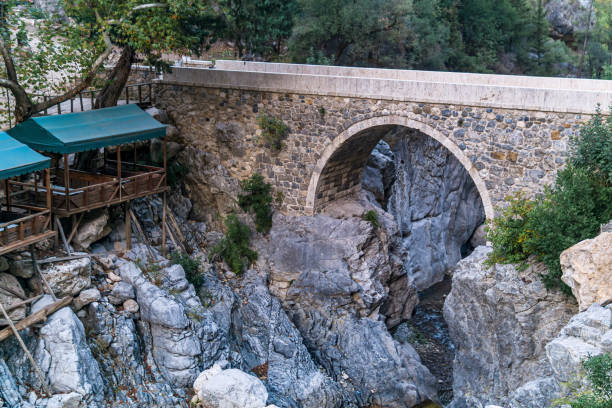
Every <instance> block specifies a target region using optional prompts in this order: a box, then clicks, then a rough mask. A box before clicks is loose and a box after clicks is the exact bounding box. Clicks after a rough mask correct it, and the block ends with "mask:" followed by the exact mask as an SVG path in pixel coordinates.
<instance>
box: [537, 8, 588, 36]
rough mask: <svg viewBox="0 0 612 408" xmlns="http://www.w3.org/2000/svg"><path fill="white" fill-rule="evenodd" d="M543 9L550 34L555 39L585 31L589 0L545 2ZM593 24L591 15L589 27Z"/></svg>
mask: <svg viewBox="0 0 612 408" xmlns="http://www.w3.org/2000/svg"><path fill="white" fill-rule="evenodd" d="M544 9H545V10H546V19H547V20H548V22H549V23H550V25H551V28H552V33H553V34H554V35H556V36H557V37H569V36H571V35H573V34H575V33H579V32H584V31H586V28H587V24H588V20H589V0H550V1H548V2H546V5H545V6H544ZM593 13H594V12H593ZM594 22H595V18H594V14H593V16H592V17H591V26H593V25H594Z"/></svg>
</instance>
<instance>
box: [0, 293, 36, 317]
mask: <svg viewBox="0 0 612 408" xmlns="http://www.w3.org/2000/svg"><path fill="white" fill-rule="evenodd" d="M41 297H42V295H38V296H34V297H32V298H29V299H26V300H22V301H20V302H17V303H13V304H11V305H9V306H7V307H6V312H7V313H8V312H10V311H12V310H15V309H17V308H19V307H21V306H25V305H28V304H30V303H33V302H36V301H37V300H38V299H40V298H41Z"/></svg>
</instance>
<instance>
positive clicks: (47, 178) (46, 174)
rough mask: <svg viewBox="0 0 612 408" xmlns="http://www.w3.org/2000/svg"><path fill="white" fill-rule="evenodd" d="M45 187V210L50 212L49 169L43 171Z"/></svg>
mask: <svg viewBox="0 0 612 408" xmlns="http://www.w3.org/2000/svg"><path fill="white" fill-rule="evenodd" d="M45 187H46V188H47V210H51V169H45Z"/></svg>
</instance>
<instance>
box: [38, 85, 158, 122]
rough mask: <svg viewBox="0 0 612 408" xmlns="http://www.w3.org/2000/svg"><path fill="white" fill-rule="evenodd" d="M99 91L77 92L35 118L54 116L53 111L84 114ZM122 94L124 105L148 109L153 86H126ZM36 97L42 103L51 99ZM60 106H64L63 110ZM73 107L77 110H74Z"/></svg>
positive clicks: (91, 106)
mask: <svg viewBox="0 0 612 408" xmlns="http://www.w3.org/2000/svg"><path fill="white" fill-rule="evenodd" d="M143 89H144V92H143ZM101 91H102V90H101V89H94V90H88V91H82V92H79V93H78V95H77V96H76V97H74V98H72V99H69V100H67V101H64V102H62V103H58V104H56V105H54V106H52V107H50V108H47V109H45V110H44V111H42V112H39V113H38V114H37V116H47V115H50V114H54V113H53V111H55V112H56V113H57V114H58V115H61V114H62V113H73V112H84V111H87V110H93V109H94V106H95V103H96V97H97V95H98V94H99V93H100V92H101ZM122 94H123V96H124V99H121V97H120V100H123V101H124V102H125V103H126V104H129V103H134V102H135V103H137V104H138V105H140V107H150V106H151V105H152V103H153V84H152V83H151V82H147V83H141V84H128V85H126V86H125V88H124V89H123V92H122ZM37 96H38V97H39V98H42V99H43V100H44V101H46V100H48V99H50V98H51V97H50V96H46V95H37ZM62 105H63V106H64V107H63V108H62ZM75 106H76V108H77V109H76V110H75ZM62 109H63V110H62Z"/></svg>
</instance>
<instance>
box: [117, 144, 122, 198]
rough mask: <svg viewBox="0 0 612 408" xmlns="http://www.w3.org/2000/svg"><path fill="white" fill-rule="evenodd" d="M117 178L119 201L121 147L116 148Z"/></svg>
mask: <svg viewBox="0 0 612 408" xmlns="http://www.w3.org/2000/svg"><path fill="white" fill-rule="evenodd" d="M117 178H118V179H119V200H121V190H122V188H121V146H117Z"/></svg>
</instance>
